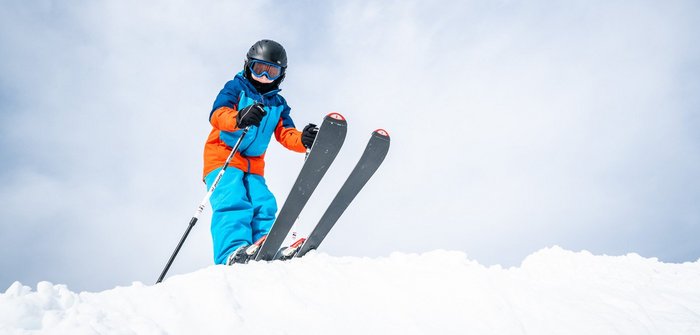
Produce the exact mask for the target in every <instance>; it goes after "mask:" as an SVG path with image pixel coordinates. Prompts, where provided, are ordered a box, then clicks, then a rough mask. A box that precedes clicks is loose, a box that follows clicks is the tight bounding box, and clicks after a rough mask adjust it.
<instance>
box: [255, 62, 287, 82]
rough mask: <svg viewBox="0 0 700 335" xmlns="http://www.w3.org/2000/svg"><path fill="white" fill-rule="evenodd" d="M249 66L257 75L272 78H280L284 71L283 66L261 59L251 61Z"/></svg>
mask: <svg viewBox="0 0 700 335" xmlns="http://www.w3.org/2000/svg"><path fill="white" fill-rule="evenodd" d="M248 67H249V68H250V72H252V73H253V74H254V75H255V76H256V77H262V76H263V75H266V76H267V78H268V79H270V80H275V79H277V78H279V77H280V76H281V75H282V73H283V72H284V69H283V68H282V67H281V66H279V65H277V64H272V63H268V62H263V61H261V60H253V61H250V63H249V64H248Z"/></svg>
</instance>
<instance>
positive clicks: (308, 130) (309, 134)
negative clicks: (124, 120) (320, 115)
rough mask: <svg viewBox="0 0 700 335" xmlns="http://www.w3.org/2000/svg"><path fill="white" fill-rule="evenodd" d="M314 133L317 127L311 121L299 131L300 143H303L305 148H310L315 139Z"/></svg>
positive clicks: (316, 131) (316, 132)
mask: <svg viewBox="0 0 700 335" xmlns="http://www.w3.org/2000/svg"><path fill="white" fill-rule="evenodd" d="M316 134H318V127H316V125H315V124H313V123H309V124H308V125H307V126H306V127H304V130H302V131H301V144H303V145H304V146H305V147H306V149H311V146H312V145H313V144H314V140H315V139H316Z"/></svg>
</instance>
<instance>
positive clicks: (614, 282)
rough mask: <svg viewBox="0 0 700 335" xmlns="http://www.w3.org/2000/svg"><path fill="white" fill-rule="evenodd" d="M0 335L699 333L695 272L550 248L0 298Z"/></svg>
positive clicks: (342, 262)
mask: <svg viewBox="0 0 700 335" xmlns="http://www.w3.org/2000/svg"><path fill="white" fill-rule="evenodd" d="M0 333H2V334H596V335H600V334H700V261H696V262H694V263H684V264H665V263H661V262H658V261H657V260H656V259H648V258H642V257H640V256H638V255H635V254H629V255H626V256H620V257H610V256H594V255H592V254H590V253H588V252H585V251H584V252H578V253H574V252H570V251H566V250H562V249H560V248H558V247H554V248H549V249H544V250H541V251H539V252H536V253H534V254H533V255H531V256H529V257H527V258H526V259H525V260H524V261H523V263H522V265H521V266H520V267H517V268H510V269H503V268H501V267H498V266H495V267H484V266H482V265H480V264H478V263H477V262H475V261H472V260H469V259H468V258H467V257H466V255H464V254H463V253H460V252H448V251H434V252H429V253H425V254H422V255H416V254H399V253H396V254H392V255H391V256H389V257H385V258H377V259H370V258H350V257H345V258H338V257H331V256H328V255H326V254H322V253H319V254H316V253H312V254H309V255H308V256H307V257H305V258H303V259H298V260H294V261H291V262H273V263H251V264H248V265H245V266H238V267H224V266H211V267H208V268H206V269H202V270H200V271H197V272H194V273H190V274H186V275H179V276H173V277H171V278H169V279H167V280H166V281H165V282H164V283H162V284H159V285H144V284H141V283H134V284H133V285H132V286H130V287H117V288H115V289H112V290H107V291H104V292H99V293H88V292H83V293H74V292H71V291H70V290H69V289H68V288H66V287H65V286H64V285H52V284H51V283H48V282H41V283H39V284H38V285H37V288H36V290H35V291H33V290H32V289H31V288H29V287H27V286H23V285H21V284H20V283H17V282H16V283H14V284H13V285H12V286H10V287H9V288H8V289H7V291H6V292H5V293H4V294H1V295H0Z"/></svg>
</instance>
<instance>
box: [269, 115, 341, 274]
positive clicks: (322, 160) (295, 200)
mask: <svg viewBox="0 0 700 335" xmlns="http://www.w3.org/2000/svg"><path fill="white" fill-rule="evenodd" d="M346 132H347V121H346V120H345V118H344V117H343V116H342V115H340V114H338V113H331V114H328V115H327V116H326V117H325V118H324V119H323V123H321V127H320V128H319V131H318V134H317V135H316V139H315V140H314V144H313V145H312V146H311V151H310V152H309V154H308V156H307V157H306V161H305V162H304V165H303V166H302V168H301V171H300V172H299V176H297V179H296V181H295V182H294V186H292V190H291V191H290V192H289V195H288V196H287V200H285V202H284V205H282V209H281V210H280V212H279V215H277V219H275V222H274V223H273V224H272V228H271V229H270V233H268V235H267V237H266V238H265V240H264V241H263V242H262V245H261V246H260V247H259V250H258V249H257V248H256V250H255V252H256V255H255V260H256V261H260V260H263V261H269V260H273V259H274V257H275V254H277V251H278V250H279V249H280V246H281V245H282V243H283V242H284V240H285V238H286V237H287V234H288V233H289V230H290V229H291V228H292V226H293V225H294V222H295V221H296V219H297V218H298V217H299V214H300V213H301V210H302V209H303V208H304V206H305V205H306V203H307V202H308V201H309V198H310V197H311V194H312V193H313V192H314V190H315V189H316V186H318V184H319V182H320V181H321V178H323V175H325V174H326V171H328V167H329V166H330V165H331V163H332V162H333V160H334V159H335V157H336V156H337V155H338V151H340V148H341V147H342V145H343V141H344V140H345V134H346Z"/></svg>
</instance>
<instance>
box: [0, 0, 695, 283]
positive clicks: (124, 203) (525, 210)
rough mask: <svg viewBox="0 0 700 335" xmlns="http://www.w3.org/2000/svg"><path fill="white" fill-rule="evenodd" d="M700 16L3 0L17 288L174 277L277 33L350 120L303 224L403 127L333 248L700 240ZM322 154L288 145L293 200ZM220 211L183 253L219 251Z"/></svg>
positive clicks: (681, 248)
mask: <svg viewBox="0 0 700 335" xmlns="http://www.w3.org/2000/svg"><path fill="white" fill-rule="evenodd" d="M698 31H700V3H698V2H697V1H692V0H689V1H634V2H633V1H583V0H582V1H565V2H556V1H551V2H550V1H454V2H446V1H434V2H432V3H431V2H426V1H383V2H376V1H317V2H310V1H294V2H284V1H279V2H273V1H260V2H258V1H189V2H187V1H166V0H159V1H148V2H143V1H136V0H133V1H71V2H66V1H21V0H9V1H4V2H3V4H2V5H1V6H0V102H1V103H0V131H1V133H0V162H1V163H0V204H1V205H0V218H1V221H0V291H2V290H4V288H6V287H8V286H9V285H10V284H11V283H12V282H13V281H15V280H19V281H21V282H22V283H24V284H26V285H32V286H34V285H35V284H36V283H37V282H38V281H41V280H48V281H51V282H53V283H63V284H67V285H68V286H69V287H70V288H71V289H73V290H102V289H106V288H111V287H114V286H115V285H128V284H130V283H131V282H132V281H143V282H145V283H151V282H154V281H155V279H156V278H157V276H158V274H159V273H160V271H161V270H162V267H163V266H164V264H165V262H166V260H167V258H168V257H169V256H170V253H171V252H172V250H173V248H174V246H175V244H176V243H177V241H178V239H179V238H180V236H181V235H182V233H183V232H184V230H185V228H186V227H187V222H188V221H189V219H190V217H191V215H192V214H193V213H194V210H195V208H196V206H197V204H198V203H199V201H200V200H201V198H202V197H203V196H204V193H205V189H204V185H203V183H202V182H201V173H202V171H201V169H202V149H203V146H204V141H205V139H206V136H207V134H208V132H209V131H210V125H209V124H208V120H207V117H208V115H209V111H210V108H211V105H212V103H213V101H214V98H215V96H216V94H217V93H218V91H219V90H220V89H221V87H222V86H223V85H224V83H225V82H226V81H228V80H230V79H231V78H232V77H233V76H234V75H235V73H237V72H238V71H240V70H241V68H242V64H243V59H244V57H245V53H246V51H247V50H248V48H249V47H250V45H251V44H252V43H254V42H255V41H257V40H259V39H263V38H269V39H274V40H277V41H279V42H281V43H282V44H283V45H284V46H285V47H286V49H287V53H288V56H289V70H288V75H287V79H286V80H285V82H284V83H283V85H282V88H283V92H282V93H283V95H284V96H285V98H286V99H287V101H288V102H289V104H290V106H291V107H292V117H293V118H294V120H295V121H296V123H297V126H298V127H303V125H305V124H306V123H308V122H319V121H320V120H321V118H322V117H323V115H325V114H326V113H328V112H331V111H338V112H340V113H342V114H344V115H345V116H346V118H347V119H348V122H349V130H348V136H347V139H346V142H345V145H344V148H343V150H342V151H341V153H340V155H339V157H338V159H337V160H336V163H335V164H334V165H333V166H332V167H331V169H330V171H329V173H328V174H327V177H326V178H325V179H324V181H323V183H322V184H321V186H320V187H319V188H318V189H317V192H316V194H315V195H314V198H313V199H312V201H311V202H310V203H309V205H308V207H307V210H306V211H305V212H304V213H302V215H301V218H300V224H299V226H298V227H296V228H295V230H297V231H299V232H300V234H304V233H305V232H308V231H309V230H310V227H311V226H312V225H313V224H315V222H316V220H318V218H320V216H321V214H322V212H323V210H324V209H325V206H326V205H327V204H328V203H329V202H330V200H331V199H332V197H333V195H334V192H335V190H337V189H338V187H340V185H341V184H342V182H343V180H344V178H345V176H346V175H347V174H348V173H349V172H350V171H351V170H352V168H353V166H354V163H355V161H356V160H357V158H359V156H360V154H361V152H362V150H363V148H364V146H365V145H366V141H367V140H368V138H369V134H370V132H371V131H373V130H374V129H376V128H385V129H387V130H388V131H389V132H390V134H391V136H392V147H391V151H390V153H389V155H388V157H387V159H386V161H385V163H384V165H383V166H382V167H381V168H380V170H379V171H378V172H377V174H376V175H375V177H374V179H372V180H371V181H370V183H369V184H368V185H367V187H366V188H365V189H364V190H363V193H362V194H361V195H360V196H359V197H358V198H357V199H356V200H355V202H354V203H353V204H352V205H351V207H350V208H349V210H348V211H347V212H346V214H345V215H344V216H343V218H341V220H340V221H339V223H338V225H337V226H336V228H334V230H333V231H332V232H331V234H330V235H329V236H328V239H327V240H326V241H325V242H324V244H323V245H322V247H321V249H322V251H323V252H327V253H329V254H331V255H336V256H370V257H377V256H385V255H388V254H390V253H391V252H395V251H398V252H423V251H428V250H434V249H449V250H460V251H464V252H466V253H467V254H468V255H469V256H470V257H471V258H473V259H475V260H477V261H479V262H481V263H483V264H489V265H490V264H501V265H503V266H513V265H518V264H519V263H520V261H521V260H522V259H523V258H524V257H525V256H527V255H528V254H530V253H532V252H533V251H536V250H538V249H540V248H543V247H547V246H552V245H560V246H562V247H564V248H567V249H572V250H582V249H586V250H589V251H591V252H594V253H597V254H612V255H619V254H625V253H629V252H636V253H639V254H641V255H643V256H646V257H658V258H659V259H661V260H663V261H668V262H682V261H693V260H697V259H698V258H699V257H700V243H698V241H697V236H700V205H699V202H698V199H700V178H698V174H699V172H700V131H699V129H700V116H699V111H700V94H698V92H700V46H699V44H698V43H697V42H698V37H699V36H698ZM302 160H303V155H300V154H296V153H293V152H290V151H287V150H285V149H283V148H282V147H281V146H280V145H277V144H274V143H273V144H272V145H271V147H270V149H269V151H268V154H267V162H268V164H267V170H266V178H267V181H268V185H269V186H270V188H271V189H272V191H273V192H274V193H275V194H276V195H277V198H278V203H279V204H280V205H281V203H282V202H283V200H284V198H285V197H286V194H287V193H288V191H289V189H290V188H291V185H292V183H293V181H294V178H295V177H296V173H297V171H298V169H299V168H300V167H301V164H302ZM209 215H210V211H209V209H207V211H206V214H205V216H204V217H203V218H202V219H201V220H200V223H199V224H198V225H197V226H195V228H194V230H193V233H192V235H191V236H190V238H189V240H188V241H187V243H186V244H185V246H184V248H183V250H182V252H181V254H180V256H179V257H178V258H177V260H176V261H175V264H174V266H173V268H172V269H171V272H170V274H171V275H173V274H177V273H186V272H189V271H193V270H195V269H199V268H202V267H206V266H209V265H211V264H212V263H213V260H212V250H211V249H212V247H211V239H210V234H209V219H210V216H209Z"/></svg>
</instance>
